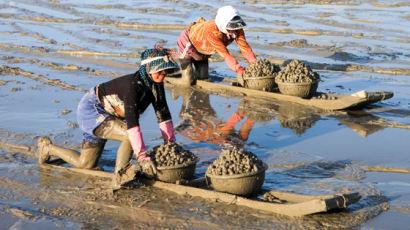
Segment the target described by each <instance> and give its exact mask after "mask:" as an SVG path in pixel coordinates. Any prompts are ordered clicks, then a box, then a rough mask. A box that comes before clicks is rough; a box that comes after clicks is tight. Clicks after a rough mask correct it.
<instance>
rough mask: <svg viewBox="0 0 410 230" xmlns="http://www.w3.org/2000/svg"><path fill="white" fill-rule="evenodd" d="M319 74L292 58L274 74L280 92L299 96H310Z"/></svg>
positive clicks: (315, 88)
mask: <svg viewBox="0 0 410 230" xmlns="http://www.w3.org/2000/svg"><path fill="white" fill-rule="evenodd" d="M319 80H320V76H319V74H318V73H316V72H313V71H312V70H311V69H310V67H309V66H307V65H306V64H305V63H303V62H300V61H299V60H293V61H292V62H290V63H289V64H288V65H287V66H286V67H285V68H284V69H282V70H281V71H280V72H279V73H278V74H277V76H276V78H275V82H276V84H278V88H279V91H280V92H281V93H282V94H285V95H290V96H296V97H301V98H311V97H312V96H313V95H314V94H315V93H316V90H317V87H318V86H319Z"/></svg>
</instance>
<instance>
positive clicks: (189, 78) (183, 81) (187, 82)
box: [175, 59, 196, 87]
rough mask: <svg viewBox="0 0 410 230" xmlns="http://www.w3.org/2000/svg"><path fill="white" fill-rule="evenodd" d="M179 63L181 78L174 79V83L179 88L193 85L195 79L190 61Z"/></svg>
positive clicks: (185, 60)
mask: <svg viewBox="0 0 410 230" xmlns="http://www.w3.org/2000/svg"><path fill="white" fill-rule="evenodd" d="M180 63H181V74H182V76H181V78H180V79H176V81H175V83H176V84H177V85H180V86H185V87H187V86H191V85H195V83H196V79H195V77H194V71H193V68H192V61H191V60H190V59H180Z"/></svg>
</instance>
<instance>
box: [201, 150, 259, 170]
mask: <svg viewBox="0 0 410 230" xmlns="http://www.w3.org/2000/svg"><path fill="white" fill-rule="evenodd" d="M262 169H264V165H263V162H262V161H261V160H259V159H258V157H257V156H256V155H255V154H253V153H252V152H248V151H245V150H243V149H239V148H237V147H234V148H232V149H230V150H224V151H223V152H222V154H221V156H220V157H219V158H218V159H216V160H215V161H214V162H213V163H212V164H211V165H210V166H209V167H208V169H207V172H206V173H207V174H210V175H215V176H229V175H237V174H245V173H252V172H258V171H259V170H262Z"/></svg>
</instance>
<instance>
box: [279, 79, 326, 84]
mask: <svg viewBox="0 0 410 230" xmlns="http://www.w3.org/2000/svg"><path fill="white" fill-rule="evenodd" d="M319 81H320V80H319V79H318V80H315V81H312V82H282V81H279V80H278V79H275V83H276V84H278V85H312V84H315V83H318V82H319Z"/></svg>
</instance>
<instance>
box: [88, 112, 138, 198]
mask: <svg viewBox="0 0 410 230" xmlns="http://www.w3.org/2000/svg"><path fill="white" fill-rule="evenodd" d="M95 135H97V136H98V137H100V138H103V139H109V140H116V141H121V144H120V147H119V148H118V151H117V158H116V162H115V169H114V177H113V179H112V188H113V190H118V189H120V188H121V186H122V185H123V184H126V183H128V182H130V181H132V180H133V179H134V177H135V170H133V168H134V167H133V166H132V165H130V161H131V158H132V146H131V143H130V141H129V139H128V134H127V125H126V124H125V122H123V121H122V120H120V119H107V120H105V121H104V122H103V123H102V124H101V125H100V126H99V127H98V128H97V129H96V130H95Z"/></svg>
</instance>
